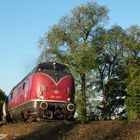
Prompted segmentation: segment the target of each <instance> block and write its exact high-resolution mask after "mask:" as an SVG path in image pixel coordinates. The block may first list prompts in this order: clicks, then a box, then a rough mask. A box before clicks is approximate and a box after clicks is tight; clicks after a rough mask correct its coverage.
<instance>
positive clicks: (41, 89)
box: [40, 85, 45, 93]
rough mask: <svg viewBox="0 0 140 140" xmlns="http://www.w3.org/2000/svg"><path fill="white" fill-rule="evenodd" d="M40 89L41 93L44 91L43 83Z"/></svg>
mask: <svg viewBox="0 0 140 140" xmlns="http://www.w3.org/2000/svg"><path fill="white" fill-rule="evenodd" d="M40 91H41V93H43V92H44V91H45V86H44V85H41V86H40Z"/></svg>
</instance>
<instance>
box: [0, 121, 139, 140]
mask: <svg viewBox="0 0 140 140" xmlns="http://www.w3.org/2000/svg"><path fill="white" fill-rule="evenodd" d="M0 139H3V140H13V139H14V140H140V121H132V122H126V121H91V122H88V123H85V124H81V123H78V122H74V121H73V122H68V121H45V122H39V123H38V122H32V123H24V122H19V123H13V124H10V123H9V124H6V125H0Z"/></svg>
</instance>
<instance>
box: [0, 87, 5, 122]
mask: <svg viewBox="0 0 140 140" xmlns="http://www.w3.org/2000/svg"><path fill="white" fill-rule="evenodd" d="M5 99H6V95H5V93H4V92H3V91H2V90H1V89H0V120H1V116H2V105H3V103H4V101H5Z"/></svg>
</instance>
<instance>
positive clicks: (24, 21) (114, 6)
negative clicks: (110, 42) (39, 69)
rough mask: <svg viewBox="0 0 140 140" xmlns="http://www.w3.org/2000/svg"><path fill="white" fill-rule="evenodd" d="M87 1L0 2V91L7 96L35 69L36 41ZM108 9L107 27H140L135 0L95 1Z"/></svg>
mask: <svg viewBox="0 0 140 140" xmlns="http://www.w3.org/2000/svg"><path fill="white" fill-rule="evenodd" d="M86 1H87V0H0V88H1V89H2V90H3V91H5V92H6V94H7V95H8V94H9V92H10V90H11V89H12V87H13V86H15V85H16V84H17V83H18V82H19V81H20V80H22V79H23V78H24V77H25V76H26V74H27V73H29V72H30V70H31V69H32V68H33V67H34V66H35V65H36V62H37V58H38V56H39V54H40V50H39V48H38V47H37V41H38V40H39V37H40V36H43V34H44V33H45V32H47V31H48V30H49V28H50V27H51V26H52V25H54V24H57V22H58V20H59V19H60V17H62V16H64V15H65V14H66V13H69V12H70V10H72V9H73V8H74V7H76V6H78V5H81V4H82V3H85V2H86ZM96 2H98V3H99V4H101V5H105V6H107V7H108V9H109V14H108V15H109V18H110V20H109V21H108V26H109V27H110V26H112V25H120V26H122V27H123V28H128V27H130V26H131V25H134V24H136V25H139V26H140V14H139V13H140V8H139V6H140V1H139V0H96Z"/></svg>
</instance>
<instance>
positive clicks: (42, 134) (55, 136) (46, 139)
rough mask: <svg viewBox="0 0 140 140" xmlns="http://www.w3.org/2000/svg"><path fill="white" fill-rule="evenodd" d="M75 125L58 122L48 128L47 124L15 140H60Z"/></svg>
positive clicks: (74, 123) (73, 123)
mask: <svg viewBox="0 0 140 140" xmlns="http://www.w3.org/2000/svg"><path fill="white" fill-rule="evenodd" d="M76 124H77V123H76V122H75V121H73V122H67V121H60V123H55V122H54V125H53V126H49V123H47V124H46V125H44V126H43V127H42V128H40V129H38V130H36V131H34V132H32V133H31V134H28V135H25V136H21V137H17V138H16V140H61V139H65V138H66V133H67V132H68V131H69V130H71V129H72V128H73V127H74V126H75V125H76Z"/></svg>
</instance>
